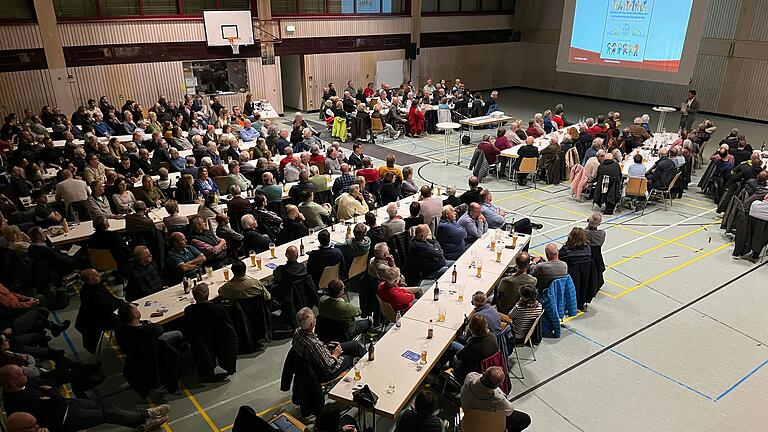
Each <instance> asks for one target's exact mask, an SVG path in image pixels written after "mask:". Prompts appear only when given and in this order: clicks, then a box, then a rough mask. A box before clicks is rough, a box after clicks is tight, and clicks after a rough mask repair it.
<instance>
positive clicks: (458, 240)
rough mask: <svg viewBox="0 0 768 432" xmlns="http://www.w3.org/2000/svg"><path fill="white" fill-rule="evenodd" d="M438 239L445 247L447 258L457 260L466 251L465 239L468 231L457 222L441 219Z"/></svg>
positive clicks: (441, 245)
mask: <svg viewBox="0 0 768 432" xmlns="http://www.w3.org/2000/svg"><path fill="white" fill-rule="evenodd" d="M436 237H437V241H438V242H439V243H440V247H442V248H443V253H444V254H445V259H448V260H457V259H459V257H460V256H461V254H463V253H464V239H465V238H467V231H466V230H465V229H464V227H463V226H461V225H459V224H458V223H456V222H450V221H448V220H446V219H441V220H440V223H439V224H438V226H437V236H436Z"/></svg>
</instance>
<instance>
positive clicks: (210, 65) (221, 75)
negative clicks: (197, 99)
mask: <svg viewBox="0 0 768 432" xmlns="http://www.w3.org/2000/svg"><path fill="white" fill-rule="evenodd" d="M182 66H183V67H184V79H185V81H187V83H189V82H195V83H196V84H197V85H196V86H189V85H188V86H187V93H188V94H213V93H217V92H239V93H245V92H248V68H247V67H246V65H245V60H217V61H197V62H184V63H182Z"/></svg>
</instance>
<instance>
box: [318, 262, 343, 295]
mask: <svg viewBox="0 0 768 432" xmlns="http://www.w3.org/2000/svg"><path fill="white" fill-rule="evenodd" d="M340 267H341V264H336V265H334V266H331V267H326V268H325V270H323V274H322V275H320V282H318V283H317V288H318V289H320V291H323V290H325V289H326V288H328V283H330V282H331V281H332V280H334V279H338V278H339V268H340Z"/></svg>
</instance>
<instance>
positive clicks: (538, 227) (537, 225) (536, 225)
mask: <svg viewBox="0 0 768 432" xmlns="http://www.w3.org/2000/svg"><path fill="white" fill-rule="evenodd" d="M531 227H533V229H535V230H540V229H542V228H544V225H542V224H540V223H532V224H531Z"/></svg>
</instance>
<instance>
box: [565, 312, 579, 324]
mask: <svg viewBox="0 0 768 432" xmlns="http://www.w3.org/2000/svg"><path fill="white" fill-rule="evenodd" d="M582 315H584V312H582V311H579V312H578V313H577V314H576V316H569V317H566V318H565V319H563V320H562V321H560V323H561V324H565V323H567V322H568V321H570V320H572V319H574V318H578V317H580V316H582Z"/></svg>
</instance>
